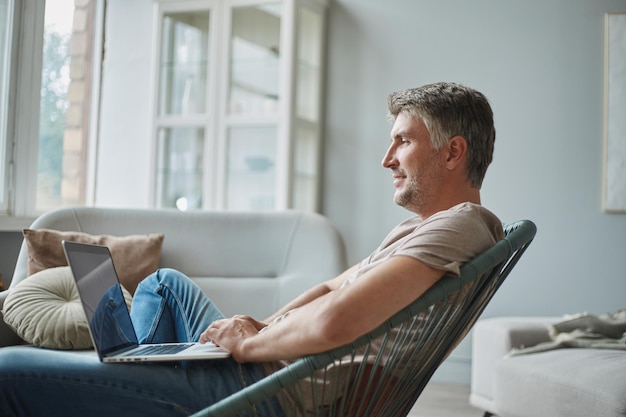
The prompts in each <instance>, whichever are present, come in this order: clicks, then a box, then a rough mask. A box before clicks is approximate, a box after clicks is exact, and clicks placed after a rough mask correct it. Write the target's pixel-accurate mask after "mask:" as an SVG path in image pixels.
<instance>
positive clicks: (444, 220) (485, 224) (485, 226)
mask: <svg viewBox="0 0 626 417" xmlns="http://www.w3.org/2000/svg"><path fill="white" fill-rule="evenodd" d="M503 236H504V231H503V229H502V223H501V222H500V220H498V218H497V217H496V216H495V215H494V214H493V213H491V212H490V211H489V210H487V209H486V208H484V207H482V206H480V205H476V204H471V203H462V204H459V205H457V206H454V207H452V208H450V209H448V210H444V211H441V212H439V213H436V214H434V215H432V216H431V217H429V218H428V219H426V220H425V221H422V220H421V219H420V218H419V217H417V216H415V217H412V218H410V219H408V220H406V221H404V222H402V223H400V224H399V225H398V226H396V227H395V228H394V229H393V230H392V231H391V232H390V233H389V234H388V235H387V237H386V238H385V239H384V240H383V242H382V243H381V245H380V246H379V247H378V248H377V249H376V250H375V251H374V252H372V254H370V255H369V256H368V257H367V258H365V259H363V261H361V263H360V264H359V268H358V269H357V270H356V271H355V272H354V273H353V274H352V275H351V276H349V277H348V278H347V279H346V281H344V283H343V284H342V286H346V285H350V284H351V283H352V282H354V281H355V280H357V279H359V277H361V276H362V275H363V274H365V273H366V272H368V271H371V270H372V269H374V268H376V267H377V266H378V265H380V264H382V263H383V262H385V261H386V260H388V259H389V258H390V257H392V256H410V257H412V258H415V259H417V260H419V261H421V262H423V263H425V264H426V265H429V266H431V267H433V268H437V269H440V270H443V271H446V272H447V273H450V274H453V275H456V276H458V275H459V273H460V271H459V268H460V266H461V265H462V264H463V263H465V262H467V261H469V260H470V259H472V258H473V257H475V256H476V255H478V254H479V253H481V252H483V251H484V250H486V249H487V248H489V247H490V246H492V245H494V244H495V243H496V242H497V241H498V240H500V239H501V238H502V237H503ZM416 279H419V277H416ZM364 308H366V307H364ZM288 314H289V313H287V314H286V315H288ZM286 315H285V316H286ZM283 317H284V316H283ZM283 317H280V318H278V319H277V320H276V321H279V320H280V319H281V318H283ZM270 325H271V324H270ZM377 346H378V344H377V343H376V341H373V342H372V347H371V348H370V354H372V353H375V351H377ZM288 364H289V362H287V361H279V362H272V363H266V364H263V367H264V370H265V372H266V373H268V374H269V373H272V372H275V371H277V370H278V369H280V368H282V367H284V366H287V365H288ZM350 369H351V368H350ZM350 369H344V367H343V366H341V365H338V366H336V367H335V368H334V369H332V370H330V372H331V373H334V374H337V375H340V378H339V380H340V381H341V382H340V383H341V384H342V385H343V384H344V383H345V382H346V381H347V380H348V378H350V377H351V371H350ZM326 376H327V377H328V374H327V375H326ZM315 379H316V377H315V375H313V376H312V377H311V378H307V380H305V381H303V382H302V384H299V385H297V386H296V387H294V388H293V389H292V390H291V393H290V394H291V395H288V398H287V399H283V401H281V403H283V406H284V408H289V409H290V410H291V408H292V406H293V405H294V404H295V405H296V406H297V408H298V409H299V410H298V411H299V414H300V413H301V414H303V415H305V414H306V410H307V409H308V408H309V404H307V403H308V401H307V399H308V398H310V397H311V396H312V395H313V393H312V392H310V391H311V390H315V391H316V394H315V395H316V396H317V398H321V396H323V397H324V398H327V399H328V401H332V400H333V399H334V398H333V396H332V395H329V394H328V393H331V392H336V391H338V392H341V389H339V390H337V389H336V388H337V387H333V386H329V380H328V378H326V380H325V381H324V380H322V378H320V381H319V383H317V382H316V381H315ZM309 394H310V395H309ZM287 403H289V404H290V405H288V404H287ZM298 403H300V404H298Z"/></svg>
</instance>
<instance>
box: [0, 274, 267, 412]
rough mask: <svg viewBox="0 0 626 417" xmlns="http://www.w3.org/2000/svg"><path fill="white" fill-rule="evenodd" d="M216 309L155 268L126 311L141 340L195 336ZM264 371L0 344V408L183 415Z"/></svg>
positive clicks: (180, 279)
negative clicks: (112, 360)
mask: <svg viewBox="0 0 626 417" xmlns="http://www.w3.org/2000/svg"><path fill="white" fill-rule="evenodd" d="M222 317H223V315H222V313H221V312H220V311H219V310H218V309H217V307H215V305H214V304H213V303H212V302H211V301H210V300H209V298H208V297H206V295H205V294H204V293H203V292H202V291H201V290H200V288H199V287H198V286H197V285H195V284H194V283H193V282H192V281H191V280H190V279H188V278H187V277H186V276H185V275H183V274H181V273H180V272H178V271H175V270H171V269H161V270H159V271H157V272H155V273H154V274H152V275H150V276H149V277H147V278H146V279H145V280H143V281H142V282H141V283H140V284H139V287H138V288H137V291H136V292H135V296H134V298H133V305H132V310H131V318H132V321H133V325H134V327H135V330H136V333H137V337H138V338H139V340H140V341H141V342H144V343H157V342H187V341H197V340H198V339H199V337H200V334H201V333H202V332H203V331H204V330H205V329H206V328H207V327H208V326H209V324H211V323H212V322H213V321H214V320H217V319H220V318H222ZM263 377H264V374H263V372H262V370H261V368H260V367H259V366H258V365H257V364H239V363H237V362H235V361H234V360H233V359H230V358H228V359H218V360H212V361H188V362H186V363H185V364H183V365H182V366H181V365H180V364H158V363H154V364H131V363H124V364H105V363H102V362H100V361H99V360H98V358H97V357H96V356H95V355H93V354H88V353H87V352H84V353H76V352H67V351H57V350H48V349H40V348H35V347H25V346H20V347H5V348H2V349H0V416H2V417H9V416H67V417H71V416H107V417H111V416H114V415H123V416H133V415H137V416H144V415H146V416H155V417H156V416H186V415H189V414H191V413H193V412H196V411H198V410H200V409H202V408H204V407H207V406H208V405H211V404H213V403H215V402H217V401H219V400H220V399H222V398H225V397H227V396H228V395H230V394H232V393H234V392H236V391H239V390H241V389H242V388H244V387H245V386H247V385H250V384H252V383H254V382H255V381H257V380H259V379H261V378H263Z"/></svg>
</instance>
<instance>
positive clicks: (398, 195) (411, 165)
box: [382, 113, 444, 214]
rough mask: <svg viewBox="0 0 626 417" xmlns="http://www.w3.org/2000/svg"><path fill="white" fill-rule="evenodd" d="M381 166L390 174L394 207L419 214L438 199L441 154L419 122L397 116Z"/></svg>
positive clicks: (440, 178) (406, 116)
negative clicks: (400, 207)
mask: <svg viewBox="0 0 626 417" xmlns="http://www.w3.org/2000/svg"><path fill="white" fill-rule="evenodd" d="M382 165H383V166H384V167H385V168H389V169H391V171H392V174H393V179H394V180H393V185H394V186H395V188H396V192H395V195H394V201H395V202H396V204H398V205H400V206H402V207H404V208H406V209H408V210H411V211H413V212H415V213H418V214H419V213H421V212H423V211H424V209H427V208H428V207H429V205H430V204H431V202H433V201H434V200H433V199H436V198H437V194H438V190H439V189H440V185H441V183H442V174H443V172H442V170H443V169H444V161H443V160H442V152H441V151H437V150H435V149H434V148H433V146H432V144H431V141H430V133H428V129H426V125H425V124H424V122H422V121H421V120H419V119H416V118H414V117H412V116H410V115H408V114H404V113H400V114H399V115H398V117H397V118H396V120H395V122H394V124H393V127H392V129H391V145H390V146H389V149H388V150H387V153H386V154H385V157H384V158H383V161H382Z"/></svg>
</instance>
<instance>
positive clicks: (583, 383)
mask: <svg viewBox="0 0 626 417" xmlns="http://www.w3.org/2000/svg"><path fill="white" fill-rule="evenodd" d="M625 375H626V352H624V351H623V350H613V349H556V350H552V351H546V352H541V353H532V354H527V355H518V356H511V357H509V358H506V359H503V360H501V361H500V362H499V363H498V365H497V367H496V373H495V380H494V397H495V403H496V404H495V408H496V410H495V411H496V414H498V415H502V416H510V417H527V416H528V417H530V416H533V417H589V416H594V417H624V416H626V395H624V393H626V378H625V377H624V376H625Z"/></svg>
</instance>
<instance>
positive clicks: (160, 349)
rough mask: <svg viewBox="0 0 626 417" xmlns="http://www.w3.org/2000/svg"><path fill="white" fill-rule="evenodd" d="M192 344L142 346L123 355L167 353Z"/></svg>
mask: <svg viewBox="0 0 626 417" xmlns="http://www.w3.org/2000/svg"><path fill="white" fill-rule="evenodd" d="M190 346H193V343H181V344H173V345H154V346H142V348H141V349H139V350H136V351H134V352H132V353H129V354H127V355H125V356H144V355H169V354H173V353H178V352H180V351H182V350H185V349H187V348H188V347H190Z"/></svg>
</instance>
